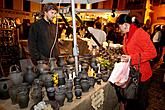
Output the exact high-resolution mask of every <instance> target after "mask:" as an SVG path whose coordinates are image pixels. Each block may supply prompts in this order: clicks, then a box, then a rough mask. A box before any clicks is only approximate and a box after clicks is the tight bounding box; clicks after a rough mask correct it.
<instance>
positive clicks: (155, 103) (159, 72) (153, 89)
mask: <svg viewBox="0 0 165 110" xmlns="http://www.w3.org/2000/svg"><path fill="white" fill-rule="evenodd" d="M164 74H165V64H163V65H161V66H160V67H159V68H157V69H154V70H153V76H152V80H151V85H150V88H149V106H148V108H147V110H165V82H164V83H163V77H164Z"/></svg>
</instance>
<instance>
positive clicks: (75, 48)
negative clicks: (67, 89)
mask: <svg viewBox="0 0 165 110" xmlns="http://www.w3.org/2000/svg"><path fill="white" fill-rule="evenodd" d="M30 1H34V2H38V3H42V4H45V3H59V4H60V3H71V8H72V11H71V12H72V25H73V55H74V57H75V70H76V71H75V72H76V75H78V54H79V52H78V46H77V37H76V17H75V3H80V4H91V3H97V2H102V1H106V0H30Z"/></svg>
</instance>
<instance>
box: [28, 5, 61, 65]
mask: <svg viewBox="0 0 165 110" xmlns="http://www.w3.org/2000/svg"><path fill="white" fill-rule="evenodd" d="M42 11H43V14H44V15H43V18H42V19H40V20H38V21H36V22H34V23H33V24H32V26H31V27H30V30H29V37H28V47H29V52H30V55H31V59H32V61H33V63H34V64H36V62H37V61H38V60H48V58H50V57H55V58H56V59H58V55H59V50H58V47H57V40H58V39H57V32H56V25H55V24H54V23H53V18H54V17H55V16H56V13H57V11H58V8H57V6H56V4H53V3H47V4H45V5H44V7H43V10H42Z"/></svg>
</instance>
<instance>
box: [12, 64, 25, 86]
mask: <svg viewBox="0 0 165 110" xmlns="http://www.w3.org/2000/svg"><path fill="white" fill-rule="evenodd" d="M14 68H15V70H14ZM9 73H10V74H9V78H10V80H11V81H12V83H13V85H19V84H21V83H22V82H23V73H22V72H20V70H19V66H17V65H12V66H10V70H9Z"/></svg>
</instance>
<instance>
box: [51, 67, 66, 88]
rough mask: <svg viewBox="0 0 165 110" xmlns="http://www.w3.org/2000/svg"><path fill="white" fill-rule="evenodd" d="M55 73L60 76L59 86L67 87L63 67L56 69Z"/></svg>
mask: <svg viewBox="0 0 165 110" xmlns="http://www.w3.org/2000/svg"><path fill="white" fill-rule="evenodd" d="M54 73H57V74H58V86H60V85H65V74H64V72H63V69H62V67H56V68H55V69H54Z"/></svg>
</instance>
